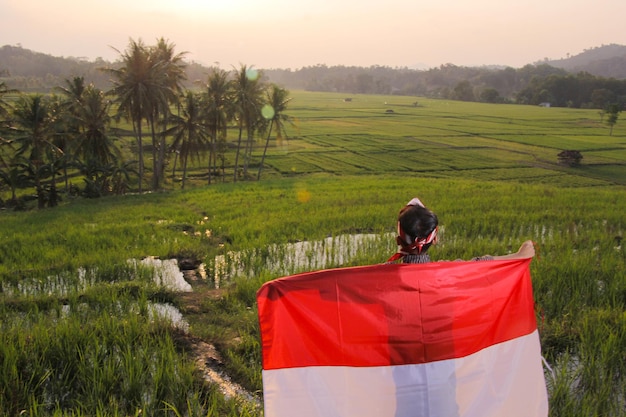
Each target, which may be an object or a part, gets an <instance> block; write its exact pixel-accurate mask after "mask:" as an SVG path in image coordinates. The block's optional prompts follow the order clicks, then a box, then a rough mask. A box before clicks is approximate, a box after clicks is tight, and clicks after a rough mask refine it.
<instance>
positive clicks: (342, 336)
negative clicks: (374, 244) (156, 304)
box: [257, 260, 548, 417]
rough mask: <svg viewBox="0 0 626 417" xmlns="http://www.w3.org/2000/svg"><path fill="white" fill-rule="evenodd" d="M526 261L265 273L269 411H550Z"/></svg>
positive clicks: (525, 415) (474, 414)
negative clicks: (270, 277) (287, 274)
mask: <svg viewBox="0 0 626 417" xmlns="http://www.w3.org/2000/svg"><path fill="white" fill-rule="evenodd" d="M529 264H530V260H513V261H488V262H434V263H429V264H421V265H417V264H384V265H372V266H365V267H353V268H339V269H332V270H324V271H317V272H310V273H304V274H299V275H294V276H290V277H286V278H281V279H277V280H274V281H270V282H267V283H266V284H264V285H263V286H262V287H261V289H260V290H259V292H258V294H257V301H258V308H259V323H260V329H261V342H262V352H263V398H264V407H265V417H295V416H297V417H386V416H389V417H392V416H393V417H408V416H428V417H517V416H519V417H545V416H547V415H548V400H547V392H546V385H545V379H544V374H543V368H542V363H541V348H540V345H539V336H538V332H537V324H536V319H535V312H534V301H533V294H532V285H531V279H530V271H529Z"/></svg>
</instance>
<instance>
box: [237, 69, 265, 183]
mask: <svg viewBox="0 0 626 417" xmlns="http://www.w3.org/2000/svg"><path fill="white" fill-rule="evenodd" d="M233 92H234V102H233V104H234V106H235V114H236V116H235V117H236V119H237V122H238V127H239V137H238V140H237V153H236V156H235V173H234V178H233V180H234V181H237V174H238V171H239V154H240V152H241V139H242V136H243V131H244V129H245V131H246V137H247V140H246V148H245V150H244V177H245V175H246V174H247V168H248V167H247V162H248V156H249V152H250V149H251V147H252V139H253V136H254V132H255V129H256V124H257V122H258V121H259V120H260V114H261V102H262V94H263V86H262V84H261V82H260V81H259V77H258V73H257V72H256V71H255V70H253V69H252V68H248V67H247V66H246V65H242V66H241V67H240V68H239V71H237V72H236V75H235V80H234V88H233Z"/></svg>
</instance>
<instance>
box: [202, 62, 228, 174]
mask: <svg viewBox="0 0 626 417" xmlns="http://www.w3.org/2000/svg"><path fill="white" fill-rule="evenodd" d="M231 86H232V84H231V82H230V81H229V79H228V73H227V72H226V71H224V70H221V69H218V68H216V69H214V70H213V71H212V72H211V73H210V74H209V77H208V80H207V83H206V84H205V85H204V100H203V101H204V108H205V109H206V110H205V111H206V114H205V122H206V125H207V126H208V129H209V134H210V145H209V146H210V151H209V161H208V171H209V176H208V183H209V184H211V179H212V177H213V176H212V172H215V171H216V170H217V153H218V145H219V141H221V140H225V139H226V132H227V129H228V122H229V120H230V118H231V111H230V110H231V106H230V103H231V98H232V90H231Z"/></svg>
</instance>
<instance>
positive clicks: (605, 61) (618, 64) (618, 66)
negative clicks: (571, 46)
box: [544, 44, 626, 79]
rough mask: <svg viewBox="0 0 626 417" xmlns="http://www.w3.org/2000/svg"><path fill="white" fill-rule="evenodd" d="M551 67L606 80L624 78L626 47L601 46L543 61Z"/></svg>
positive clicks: (615, 45) (625, 76)
mask: <svg viewBox="0 0 626 417" xmlns="http://www.w3.org/2000/svg"><path fill="white" fill-rule="evenodd" d="M544 63H545V64H548V65H550V66H552V67H556V68H562V69H564V70H566V71H568V72H575V73H576V72H581V71H584V72H588V73H590V74H593V75H597V76H601V77H608V78H618V79H623V78H626V45H617V44H610V45H602V46H599V47H595V48H590V49H586V50H584V51H583V52H581V53H580V54H578V55H574V56H571V57H568V58H565V59H558V60H553V61H545V62H544Z"/></svg>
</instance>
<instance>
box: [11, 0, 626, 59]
mask: <svg viewBox="0 0 626 417" xmlns="http://www.w3.org/2000/svg"><path fill="white" fill-rule="evenodd" d="M625 23H626V0H265V1H263V0H0V46H1V45H18V44H19V45H21V46H22V47H24V48H27V49H31V50H34V51H37V52H44V53H47V54H51V55H55V56H74V57H86V58H88V59H90V60H92V59H94V58H97V57H102V58H104V59H106V60H115V59H116V58H117V57H119V53H118V52H116V50H115V49H117V50H119V51H123V50H124V49H126V47H127V45H128V42H129V39H134V40H142V41H144V42H145V43H146V44H149V45H151V44H154V43H155V42H156V39H157V38H159V37H164V38H165V39H167V40H168V41H169V42H171V43H173V44H175V45H176V51H177V52H183V51H186V52H188V54H187V58H188V59H189V60H193V61H197V62H200V63H202V64H205V65H212V64H214V63H215V62H219V64H220V66H221V67H222V68H225V69H231V68H232V67H233V66H235V67H238V66H239V65H240V64H245V65H248V66H254V67H256V68H261V69H262V68H291V69H298V68H301V67H303V66H310V65H317V64H326V65H329V66H331V65H358V66H370V65H384V66H391V67H405V66H406V67H415V66H420V67H424V66H426V67H434V66H439V65H441V64H445V63H452V64H455V65H466V66H479V65H491V64H498V65H510V66H512V67H516V68H517V67H521V66H523V65H525V64H529V63H534V62H537V61H539V60H542V59H544V58H549V59H559V58H564V57H566V56H567V55H568V54H571V55H576V54H578V53H580V52H582V51H583V50H585V49H588V48H592V47H596V46H601V45H603V44H610V43H617V44H621V45H626V29H625Z"/></svg>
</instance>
